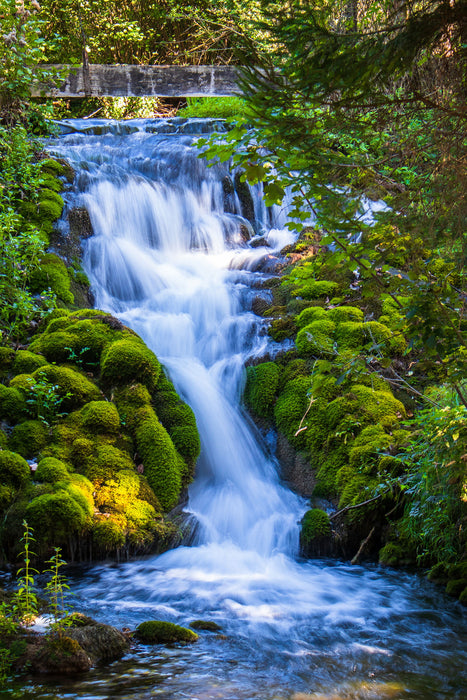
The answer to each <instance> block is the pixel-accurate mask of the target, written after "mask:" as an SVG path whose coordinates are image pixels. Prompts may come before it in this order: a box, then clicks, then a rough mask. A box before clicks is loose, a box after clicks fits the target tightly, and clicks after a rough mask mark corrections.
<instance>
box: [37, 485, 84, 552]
mask: <svg viewBox="0 0 467 700" xmlns="http://www.w3.org/2000/svg"><path fill="white" fill-rule="evenodd" d="M25 517H26V520H27V521H28V523H29V525H31V527H33V528H34V534H35V537H36V538H37V539H38V540H42V541H45V542H47V543H48V544H56V545H57V544H58V545H59V544H61V543H64V542H67V541H68V538H69V537H70V535H72V534H74V533H76V534H78V533H80V532H82V531H83V530H84V529H85V527H86V524H87V523H88V514H87V513H86V511H85V510H84V509H83V507H82V505H81V504H80V503H78V501H77V500H76V499H75V498H73V496H72V495H71V494H70V493H68V491H65V490H64V489H60V490H58V491H57V492H55V493H51V494H44V495H42V496H37V498H34V499H33V500H32V501H31V502H30V503H28V505H27V507H26V513H25Z"/></svg>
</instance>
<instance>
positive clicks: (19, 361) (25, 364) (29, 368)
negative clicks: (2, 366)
mask: <svg viewBox="0 0 467 700" xmlns="http://www.w3.org/2000/svg"><path fill="white" fill-rule="evenodd" d="M46 364H47V360H46V359H45V357H43V356H42V355H37V354H36V353H34V352H30V351H29V350H18V351H17V352H16V353H15V360H14V362H13V372H14V373H15V374H32V373H33V372H35V370H36V369H39V367H43V365H46Z"/></svg>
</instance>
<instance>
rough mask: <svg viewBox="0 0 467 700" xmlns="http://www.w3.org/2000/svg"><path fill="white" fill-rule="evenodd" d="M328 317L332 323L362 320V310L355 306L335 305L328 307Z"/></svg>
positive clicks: (360, 321)
mask: <svg viewBox="0 0 467 700" xmlns="http://www.w3.org/2000/svg"><path fill="white" fill-rule="evenodd" d="M328 317H329V318H330V319H331V321H334V323H345V322H347V321H354V322H359V323H362V322H363V311H362V310H361V309H359V308H358V307H356V306H336V307H335V308H334V309H329V311H328Z"/></svg>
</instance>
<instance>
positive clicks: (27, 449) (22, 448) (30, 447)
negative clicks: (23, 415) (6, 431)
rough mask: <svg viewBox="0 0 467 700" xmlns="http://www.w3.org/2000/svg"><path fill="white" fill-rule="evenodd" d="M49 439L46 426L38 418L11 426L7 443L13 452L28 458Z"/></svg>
mask: <svg viewBox="0 0 467 700" xmlns="http://www.w3.org/2000/svg"><path fill="white" fill-rule="evenodd" d="M48 439H49V431H48V430H47V427H46V426H45V425H44V423H42V422H41V421H38V420H27V421H24V423H18V425H16V426H15V427H14V428H13V432H12V433H11V435H10V439H9V440H8V444H9V446H10V448H11V449H12V450H13V452H18V454H20V455H22V456H23V457H26V459H29V458H31V457H35V456H36V455H38V454H39V452H40V451H41V450H42V449H43V448H44V447H45V446H46V444H47V442H48Z"/></svg>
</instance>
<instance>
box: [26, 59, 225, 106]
mask: <svg viewBox="0 0 467 700" xmlns="http://www.w3.org/2000/svg"><path fill="white" fill-rule="evenodd" d="M41 68H51V69H57V70H60V71H62V75H63V74H66V73H68V75H67V77H66V79H65V80H64V81H63V83H62V84H61V85H60V86H59V87H55V86H54V85H53V84H44V83H38V84H37V85H36V86H35V87H34V89H33V90H32V92H31V94H32V96H33V97H39V96H41V95H42V96H46V97H63V98H67V97H86V96H89V97H143V96H144V97H210V96H212V97H214V96H215V97H226V96H228V95H235V94H238V93H239V90H238V88H237V69H236V68H235V66H143V65H141V66H140V65H107V66H105V65H98V64H92V63H91V64H90V65H89V83H88V85H90V89H89V88H88V90H86V89H85V80H84V77H85V76H84V74H83V67H82V66H67V65H54V66H41Z"/></svg>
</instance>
